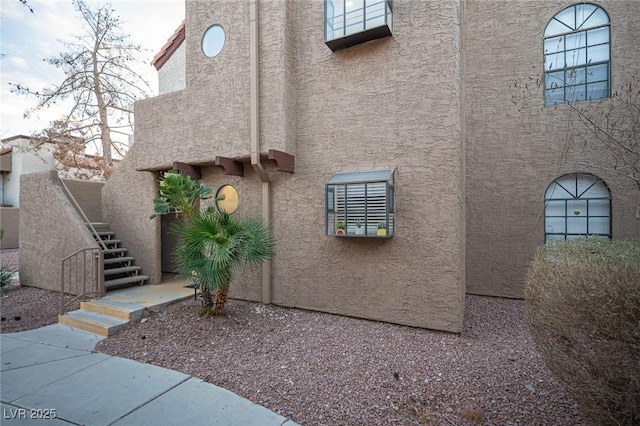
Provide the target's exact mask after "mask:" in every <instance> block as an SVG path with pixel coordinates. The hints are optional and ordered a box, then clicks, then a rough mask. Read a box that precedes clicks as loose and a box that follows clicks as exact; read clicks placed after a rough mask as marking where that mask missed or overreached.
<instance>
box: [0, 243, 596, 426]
mask: <svg viewBox="0 0 640 426" xmlns="http://www.w3.org/2000/svg"><path fill="white" fill-rule="evenodd" d="M5 252H6V250H3V251H2V253H1V254H2V260H3V262H4V261H6V259H7V256H5ZM4 295H5V296H4V297H3V298H2V299H0V311H1V312H2V316H3V317H5V320H4V321H2V332H3V333H4V332H14V331H23V330H28V329H31V328H36V327H40V326H43V325H47V324H51V323H54V322H55V321H56V320H57V314H58V306H59V295H58V294H57V293H53V292H49V291H46V290H41V289H35V288H28V287H20V286H19V284H13V285H11V286H10V288H9V289H8V290H6V291H5V292H4ZM199 306H200V305H199V302H196V301H194V300H186V301H184V302H181V303H177V304H175V305H172V306H168V307H166V308H164V310H163V311H161V312H159V313H155V314H152V315H151V316H150V317H148V318H145V319H144V320H143V321H145V322H144V323H143V322H137V323H135V324H131V325H130V326H128V327H127V328H125V329H124V330H122V331H120V332H119V333H118V334H116V335H115V336H113V337H110V338H108V339H106V340H103V341H102V342H100V343H99V344H98V347H97V350H99V351H101V352H104V353H107V354H111V355H115V356H122V357H126V358H130V359H135V360H138V361H142V362H147V363H150V364H155V365H159V366H161V367H165V368H170V369H174V370H178V371H181V372H183V373H186V374H190V375H192V376H195V377H199V378H202V379H204V380H206V381H208V382H211V383H213V384H216V385H218V386H221V387H223V388H225V389H228V390H230V391H232V392H235V393H237V394H239V395H242V396H244V397H245V398H248V399H250V400H251V401H253V402H255V403H258V404H261V405H264V406H265V407H267V408H269V409H271V410H273V411H275V412H277V413H279V414H281V415H283V416H286V417H289V418H291V419H293V420H294V421H296V422H298V423H300V424H304V425H387V424H399V425H446V426H451V425H459V426H462V425H501V426H502V425H563V426H565V425H566V426H570V425H586V424H587V423H586V422H585V421H584V420H583V419H582V418H581V417H580V415H579V414H578V413H577V411H576V406H575V403H574V402H573V401H572V400H571V398H569V397H568V396H567V394H566V393H565V392H564V390H563V388H562V387H561V386H560V385H559V384H558V383H557V382H556V381H555V380H554V378H553V377H552V376H551V373H550V372H549V370H548V369H547V368H546V367H545V365H544V363H543V361H542V359H541V357H540V356H539V355H538V353H537V352H536V350H535V347H534V344H533V341H532V339H531V336H530V335H529V332H528V330H527V327H526V324H525V320H524V302H523V301H521V300H509V299H498V298H488V297H478V296H467V301H466V309H465V328H464V331H463V333H462V334H460V335H453V334H447V333H439V332H434V331H429V330H421V329H416V328H410V327H403V326H399V325H393V324H386V323H380V322H374V321H366V320H361V319H355V318H347V317H341V316H337V315H329V314H324V313H318V312H311V311H303V310H298V309H288V308H282V307H277V306H271V305H269V306H265V305H261V304H256V303H250V302H243V301H238V300H231V301H229V304H228V305H227V316H226V317H221V318H201V317H199V316H198V315H197V310H198V308H199ZM14 316H20V317H21V319H20V321H16V320H15V319H13V318H12V317H14Z"/></svg>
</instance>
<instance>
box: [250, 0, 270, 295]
mask: <svg viewBox="0 0 640 426" xmlns="http://www.w3.org/2000/svg"><path fill="white" fill-rule="evenodd" d="M258 48H259V40H258V0H250V2H249V73H250V74H251V76H250V79H251V100H250V104H251V167H253V169H254V170H255V172H256V173H257V174H258V178H259V179H260V182H262V219H263V220H264V223H265V224H266V225H267V226H269V227H270V226H271V183H270V182H269V176H267V173H266V172H265V170H264V167H263V166H262V163H261V162H260V84H259V83H260V81H259V77H260V73H259V71H258V66H259V62H258ZM262 303H265V304H269V303H271V261H270V260H266V261H265V262H264V263H263V264H262Z"/></svg>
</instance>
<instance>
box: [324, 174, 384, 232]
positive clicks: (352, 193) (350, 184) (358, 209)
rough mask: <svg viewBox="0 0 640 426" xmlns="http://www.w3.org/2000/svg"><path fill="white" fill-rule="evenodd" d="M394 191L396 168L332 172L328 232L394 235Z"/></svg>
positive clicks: (327, 197)
mask: <svg viewBox="0 0 640 426" xmlns="http://www.w3.org/2000/svg"><path fill="white" fill-rule="evenodd" d="M393 191H394V186H393V170H378V171H370V172H355V173H337V174H335V175H333V176H332V177H331V179H330V180H329V182H328V183H327V185H326V191H325V199H326V215H325V217H326V234H327V235H336V236H346V237H376V238H389V237H392V236H393V233H394V208H393V204H394V201H393Z"/></svg>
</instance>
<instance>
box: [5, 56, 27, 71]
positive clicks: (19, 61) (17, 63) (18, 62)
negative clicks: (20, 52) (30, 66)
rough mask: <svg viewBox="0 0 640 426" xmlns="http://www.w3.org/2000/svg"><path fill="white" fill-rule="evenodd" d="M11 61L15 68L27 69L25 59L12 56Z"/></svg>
mask: <svg viewBox="0 0 640 426" xmlns="http://www.w3.org/2000/svg"><path fill="white" fill-rule="evenodd" d="M9 60H10V61H11V65H12V66H13V67H15V68H22V69H24V68H27V61H25V59H24V58H21V57H19V56H12V57H11V58H10V59H9Z"/></svg>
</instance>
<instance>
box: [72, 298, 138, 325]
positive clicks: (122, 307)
mask: <svg viewBox="0 0 640 426" xmlns="http://www.w3.org/2000/svg"><path fill="white" fill-rule="evenodd" d="M80 309H83V310H85V311H89V312H95V313H97V314H101V315H108V316H111V317H114V318H119V319H122V320H126V321H139V320H141V319H142V315H143V314H144V311H145V310H146V309H147V308H146V306H145V305H144V303H143V302H138V301H132V302H121V301H118V300H113V299H109V298H102V299H93V300H89V301H88V302H81V303H80Z"/></svg>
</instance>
